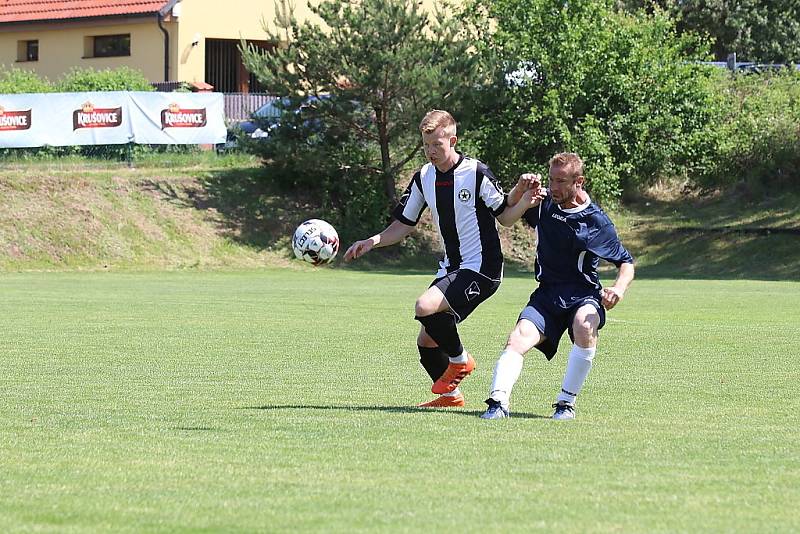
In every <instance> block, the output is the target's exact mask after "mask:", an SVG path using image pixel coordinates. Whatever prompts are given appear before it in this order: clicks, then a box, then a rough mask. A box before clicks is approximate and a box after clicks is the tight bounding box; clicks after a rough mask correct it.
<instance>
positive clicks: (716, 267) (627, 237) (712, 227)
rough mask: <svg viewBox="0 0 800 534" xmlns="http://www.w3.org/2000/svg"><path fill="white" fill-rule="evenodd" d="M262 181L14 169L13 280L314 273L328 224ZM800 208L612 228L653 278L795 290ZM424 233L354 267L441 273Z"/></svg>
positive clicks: (201, 160)
mask: <svg viewBox="0 0 800 534" xmlns="http://www.w3.org/2000/svg"><path fill="white" fill-rule="evenodd" d="M259 173H260V169H259V166H258V164H257V162H255V161H254V160H252V159H248V158H244V157H238V158H236V157H234V158H219V157H216V156H213V155H206V156H186V157H178V156H176V157H175V158H174V159H164V158H162V159H159V160H157V161H155V162H152V163H150V164H147V163H143V164H140V165H138V166H137V168H133V169H130V168H128V167H127V166H125V165H122V164H109V163H86V162H85V161H76V162H61V163H17V164H13V165H4V168H3V172H2V175H0V205H2V206H3V210H2V211H1V212H0V270H5V271H9V270H11V271H14V270H70V269H88V270H103V269H115V270H116V269H123V270H131V269H134V270H159V269H167V270H175V269H186V268H193V269H218V268H258V267H261V266H264V265H272V266H275V265H279V266H287V267H292V268H305V267H304V266H302V265H301V264H300V263H299V262H296V261H293V260H292V259H291V253H290V251H289V236H290V234H291V231H292V230H293V228H294V227H295V225H296V224H298V223H299V222H301V221H302V220H304V219H306V218H310V217H314V216H319V213H318V212H316V211H315V210H314V208H313V206H310V205H308V204H306V203H304V202H302V201H301V200H299V199H297V198H294V199H291V198H287V197H286V196H285V195H276V194H274V193H271V192H270V191H269V189H268V188H267V187H265V186H264V183H265V180H264V179H263V177H261V176H260V174H259ZM798 200H800V199H798V197H797V196H796V195H784V196H781V197H778V198H774V199H769V200H766V201H761V202H759V203H750V204H747V203H743V202H742V201H741V199H733V198H725V197H708V198H691V199H686V198H682V199H676V200H670V201H657V200H653V199H650V200H648V199H643V200H640V201H637V202H635V203H631V204H628V205H626V206H625V207H624V209H621V210H618V211H617V212H615V213H613V214H612V217H613V219H614V220H615V221H616V224H617V227H618V230H619V233H620V235H621V236H622V238H623V241H625V243H626V245H627V246H628V248H629V249H631V251H632V252H633V253H634V255H635V256H636V258H637V264H638V271H639V275H640V276H651V277H670V278H676V277H678V278H681V277H687V278H754V279H796V278H797V273H798V272H800V210H798V209H797V208H796V207H795V206H797V205H798ZM376 230H378V229H376ZM420 234H421V236H419V237H417V238H416V239H415V240H414V241H413V243H411V245H410V246H408V247H406V250H405V253H404V254H400V255H398V254H397V251H396V250H395V251H394V252H392V251H381V252H378V253H375V254H372V255H370V261H369V263H366V264H365V263H360V264H359V265H356V266H355V268H365V267H367V266H368V267H370V268H374V267H375V266H382V265H383V266H398V265H404V266H414V267H421V268H423V269H431V268H432V267H433V265H434V263H433V260H432V258H431V256H433V255H435V250H433V249H434V248H435V239H433V235H432V232H431V231H430V229H429V228H428V230H427V231H426V230H425V229H424V228H423V229H422V232H420ZM341 237H342V241H343V242H344V243H347V242H349V241H350V240H352V239H355V238H358V237H361V236H348V235H343V236H341ZM503 239H504V249H505V253H506V256H507V258H508V259H509V260H510V261H509V267H510V271H513V270H515V269H521V270H527V269H530V267H531V264H532V259H533V247H534V241H533V236H532V233H531V232H530V231H528V229H527V228H525V227H523V226H522V225H521V223H520V224H518V225H517V226H516V227H515V228H513V229H510V230H506V229H503ZM337 266H338V267H343V265H342V264H341V263H337Z"/></svg>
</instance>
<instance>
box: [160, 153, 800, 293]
mask: <svg viewBox="0 0 800 534" xmlns="http://www.w3.org/2000/svg"><path fill="white" fill-rule="evenodd" d="M146 187H150V188H152V189H154V190H157V191H158V192H159V193H160V194H161V195H163V196H164V197H165V198H167V200H168V201H170V202H174V203H178V204H180V205H183V206H185V207H187V208H191V209H196V210H200V211H209V212H210V213H214V217H213V218H214V221H215V223H216V224H217V230H218V232H219V233H220V234H222V235H224V236H225V237H227V238H229V239H231V240H232V241H235V242H238V243H242V244H245V245H248V246H252V247H255V248H262V249H269V250H274V251H283V252H284V253H285V255H286V258H290V257H291V256H292V255H291V251H290V245H289V242H290V236H291V234H292V232H293V231H294V229H295V227H296V226H297V224H298V223H299V222H301V221H303V220H305V219H308V218H312V217H315V216H318V215H319V211H318V207H317V206H315V205H314V204H313V203H312V202H310V201H308V196H307V195H304V194H303V192H302V191H294V192H292V193H291V194H286V193H279V192H277V191H275V190H274V187H272V186H271V184H270V181H269V177H268V175H267V173H266V172H265V170H264V169H263V168H244V169H242V168H230V169H221V170H217V171H213V172H210V173H208V174H207V175H205V176H204V177H201V178H200V187H194V188H189V189H187V190H185V191H177V190H174V189H173V188H172V187H171V186H169V184H164V183H151V184H146ZM796 199H797V200H800V199H798V198H797V197H796V196H791V195H789V197H787V198H781V199H779V200H775V199H772V200H770V201H769V202H766V201H764V202H761V203H751V204H749V205H744V204H742V203H741V202H739V201H737V199H736V198H730V199H728V198H723V199H719V200H713V201H708V200H695V201H688V200H678V201H669V202H666V201H653V200H650V201H647V202H644V201H636V202H633V203H630V204H628V205H626V207H625V211H624V212H621V214H620V216H619V219H620V220H624V219H627V222H628V225H629V226H630V229H628V230H626V231H624V232H623V231H621V232H620V233H621V235H622V238H623V242H624V243H625V245H626V247H627V248H628V249H629V250H630V251H631V253H632V254H633V255H634V257H636V259H637V269H636V276H637V278H640V279H663V278H669V279H701V280H712V279H713V280H737V279H742V280H797V274H796V273H797V272H800V228H798V226H799V225H800V217H798V211H797V209H796V208H795V203H794V201H795V200H796ZM622 213H624V215H623V214H622ZM614 218H615V219H616V218H617V217H614ZM745 221H746V222H745ZM620 229H621V230H622V228H620ZM375 230H376V231H377V230H379V229H375ZM340 237H341V239H342V247H343V248H342V250H341V251H340V257H339V258H337V259H336V261H335V262H334V264H333V265H332V267H333V268H335V269H342V270H347V271H357V272H364V273H376V274H393V275H423V276H430V277H431V279H433V276H434V274H435V272H436V269H437V266H438V260H439V257H438V254H437V252H436V251H434V250H429V248H428V247H427V245H426V244H425V243H424V240H420V242H419V243H412V245H411V246H407V247H397V246H396V247H388V248H386V249H380V250H375V251H373V252H371V253H370V254H369V255H368V256H366V257H364V258H361V259H359V260H358V261H356V262H354V263H344V262H343V261H342V259H341V255H342V254H343V252H344V250H343V249H344V248H346V247H347V246H348V245H349V243H350V241H351V240H354V239H356V238H361V237H363V236H348V235H341V236H340ZM507 257H508V254H507ZM615 273H616V270H615V269H610V270H605V271H603V272H602V273H601V276H602V277H603V278H608V277H612V278H613V276H614V275H615ZM506 276H507V277H511V278H526V279H530V280H531V283H532V284H534V283H535V282H533V274H532V273H531V272H530V266H528V265H524V264H521V263H518V262H515V261H513V260H512V261H507V262H506Z"/></svg>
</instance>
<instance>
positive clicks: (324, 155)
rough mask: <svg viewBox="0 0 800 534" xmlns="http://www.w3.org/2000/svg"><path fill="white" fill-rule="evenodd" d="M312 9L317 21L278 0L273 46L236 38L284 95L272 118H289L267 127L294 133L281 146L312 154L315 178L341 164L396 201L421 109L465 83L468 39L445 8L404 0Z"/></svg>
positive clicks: (447, 98) (339, 175)
mask: <svg viewBox="0 0 800 534" xmlns="http://www.w3.org/2000/svg"><path fill="white" fill-rule="evenodd" d="M311 10H312V11H313V13H314V14H315V15H316V16H317V17H318V18H319V22H314V21H306V22H298V21H297V19H296V18H295V17H294V15H293V13H292V11H291V9H289V8H287V6H286V4H284V5H283V8H282V9H279V10H278V17H277V18H276V25H277V30H270V29H269V28H268V27H267V26H266V25H265V31H266V32H267V35H268V39H269V40H270V41H272V42H274V43H280V44H279V46H277V47H276V48H274V49H273V50H269V51H264V50H261V49H259V48H257V47H255V46H252V45H250V46H248V45H246V43H242V53H243V58H244V62H245V64H246V66H247V68H248V69H249V70H250V71H251V72H253V73H254V74H255V75H256V76H257V77H258V79H259V81H260V82H261V83H262V84H263V85H264V87H266V89H267V90H268V91H269V92H271V93H274V94H276V95H280V96H284V97H289V98H288V99H287V101H286V103H285V105H284V106H283V107H284V108H285V112H284V114H283V115H284V116H283V118H282V119H281V124H283V123H285V122H288V123H290V124H292V127H291V128H289V129H287V128H280V129H279V130H278V131H276V132H275V136H276V137H278V138H279V140H278V141H276V143H283V145H291V144H292V140H293V139H294V140H295V141H297V142H296V143H295V144H294V145H293V147H290V146H284V147H283V149H284V150H290V151H291V152H292V153H293V154H294V157H295V158H296V159H295V163H297V164H298V165H302V164H303V163H302V162H303V161H304V160H305V161H306V162H313V163H311V164H312V166H313V167H314V168H313V169H311V170H312V172H313V171H314V170H316V173H315V174H316V176H315V177H314V180H317V181H318V180H320V178H321V177H320V173H323V172H327V173H329V176H328V182H329V183H332V182H336V181H339V180H343V179H345V174H346V175H347V176H348V178H347V180H351V181H352V180H354V179H355V178H354V177H355V176H358V177H359V178H358V181H359V183H362V182H366V183H370V184H372V186H371V187H369V188H368V190H370V191H376V192H377V193H378V194H379V195H380V196H381V197H382V198H383V201H382V202H381V203H382V205H383V206H382V207H383V210H384V211H385V209H386V207H387V206H389V205H391V204H393V203H394V202H395V201H396V195H397V192H396V180H397V178H398V177H399V175H400V174H401V173H402V171H404V170H405V168H406V167H407V166H408V165H409V162H411V161H412V160H413V159H414V158H415V157H416V156H418V155H419V153H420V146H421V145H420V140H419V137H420V136H419V132H418V128H417V126H418V124H419V121H420V119H421V118H422V116H423V115H424V114H425V113H426V112H427V111H429V110H430V109H432V108H445V109H447V108H450V109H453V108H456V107H458V105H459V102H460V101H461V95H462V93H463V92H464V91H468V90H470V88H471V87H472V85H473V84H474V82H475V77H476V71H477V69H478V63H477V60H476V57H475V54H474V53H473V50H472V49H471V46H472V43H473V40H472V39H471V38H470V35H468V34H467V31H466V29H465V26H463V25H462V24H460V23H459V22H458V21H457V20H455V19H454V18H452V17H450V16H448V15H447V14H446V13H445V12H439V13H436V14H434V15H432V14H429V13H426V12H424V11H422V9H421V8H420V7H419V5H418V3H417V2H414V1H412V0H353V1H349V2H342V1H336V0H325V1H323V2H322V3H320V4H319V5H318V6H316V7H314V6H312V7H311ZM310 97H311V98H310ZM299 109H301V110H302V112H301V113H298V111H297V110H299ZM453 111H454V112H456V114H457V111H458V110H457V109H453ZM298 117H301V118H300V119H299V120H298ZM309 127H311V128H310V129H311V130H313V131H311V132H309V131H308V130H309ZM298 132H303V135H298ZM284 134H285V135H284ZM309 135H310V136H311V137H313V138H314V139H316V141H319V142H309V138H308V137H307V136H309ZM326 136H327V137H326ZM263 150H264V151H266V152H265V154H264V155H265V156H266V158H265V159H266V160H267V165H270V166H272V167H273V169H275V170H276V171H279V170H280V169H277V168H276V167H281V166H282V167H283V171H287V172H288V171H289V169H287V168H285V165H286V164H287V163H286V162H285V161H284V162H279V161H278V160H277V159H272V158H271V152H270V151H274V150H275V149H274V147H273V148H269V147H266V148H264V149H263ZM278 174H279V175H280V173H278ZM362 185H363V183H362ZM308 186H309V187H313V185H312V184H311V183H309V184H308ZM316 189H317V190H318V191H321V189H322V188H321V187H317V188H316ZM343 194H344V192H343ZM348 194H349V193H348ZM348 209H349V208H348Z"/></svg>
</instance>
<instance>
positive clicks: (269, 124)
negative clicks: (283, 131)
mask: <svg viewBox="0 0 800 534" xmlns="http://www.w3.org/2000/svg"><path fill="white" fill-rule="evenodd" d="M328 98H329V96H328V95H322V96H320V97H316V96H309V97H306V98H305V99H304V100H303V102H302V103H301V104H300V105H299V106H298V107H297V109H295V110H294V113H295V114H296V115H297V116H298V117H299V116H300V114H301V113H302V111H303V110H304V109H305V108H307V107H308V106H310V105H311V103H313V102H316V101H318V100H322V99H328ZM289 105H291V100H290V99H289V98H288V97H282V98H275V99H274V100H271V101H270V102H267V103H266V104H263V105H261V107H259V108H258V109H256V110H255V111H254V112H253V113H251V114H250V118H249V119H248V120H246V121H241V122H237V123H234V124H232V125H231V126H230V127H229V128H228V135H227V139H226V141H225V145H224V149H226V150H227V149H232V148H237V147H238V146H239V140H240V139H242V138H243V137H249V138H250V139H266V138H268V137H269V135H270V132H273V131H274V130H275V129H276V128H278V126H279V125H280V119H281V115H282V113H283V112H284V108H285V107H286V106H289Z"/></svg>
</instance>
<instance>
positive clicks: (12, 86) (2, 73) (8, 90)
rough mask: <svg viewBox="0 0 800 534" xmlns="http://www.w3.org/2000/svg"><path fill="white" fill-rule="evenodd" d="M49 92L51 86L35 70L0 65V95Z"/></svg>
mask: <svg viewBox="0 0 800 534" xmlns="http://www.w3.org/2000/svg"><path fill="white" fill-rule="evenodd" d="M51 92H53V88H52V86H51V85H50V82H48V81H47V80H43V79H42V78H40V77H39V75H38V74H36V73H35V72H31V71H29V70H25V69H18V68H16V67H11V68H6V67H5V66H4V65H0V95H2V94H6V95H11V94H20V93H51Z"/></svg>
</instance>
